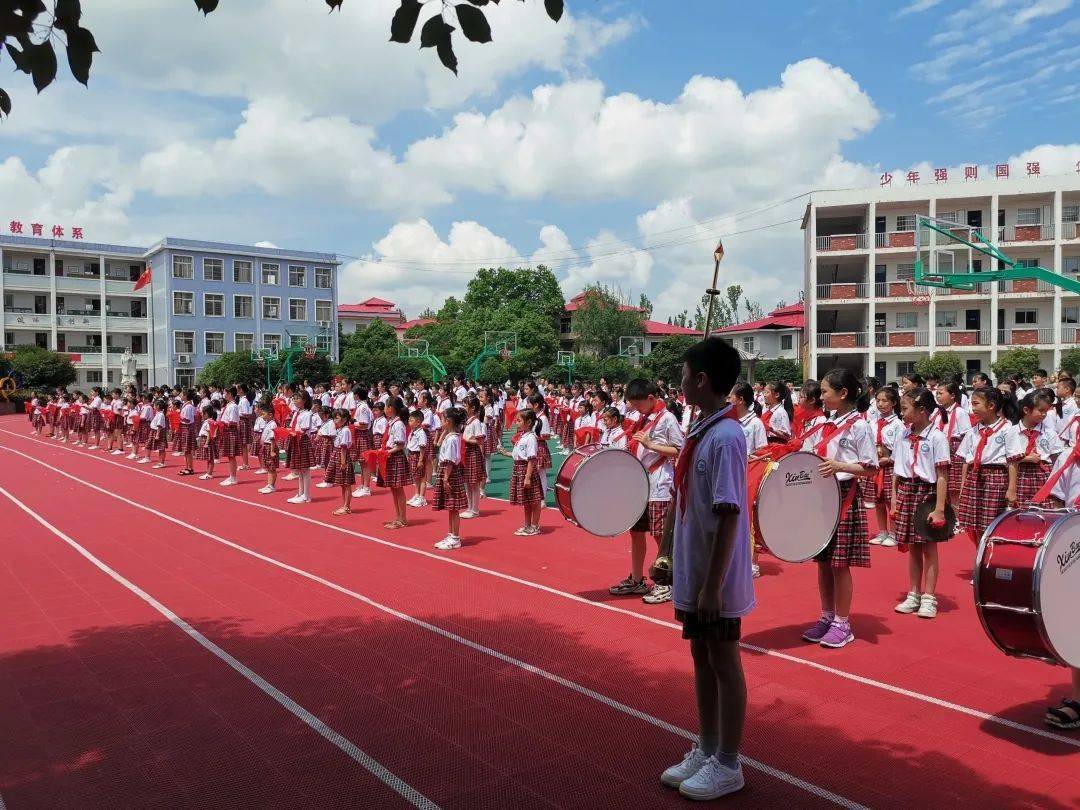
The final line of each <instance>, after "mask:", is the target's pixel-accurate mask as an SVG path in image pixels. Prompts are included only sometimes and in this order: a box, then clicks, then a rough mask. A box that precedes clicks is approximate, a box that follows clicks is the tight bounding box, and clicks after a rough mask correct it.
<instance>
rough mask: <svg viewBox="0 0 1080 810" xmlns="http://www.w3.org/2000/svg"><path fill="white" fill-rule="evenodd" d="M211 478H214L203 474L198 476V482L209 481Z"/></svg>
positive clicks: (208, 474)
mask: <svg viewBox="0 0 1080 810" xmlns="http://www.w3.org/2000/svg"><path fill="white" fill-rule="evenodd" d="M213 477H214V476H212V475H211V474H210V473H203V474H202V475H200V476H199V480H200V481H209V480H210V479H211V478H213Z"/></svg>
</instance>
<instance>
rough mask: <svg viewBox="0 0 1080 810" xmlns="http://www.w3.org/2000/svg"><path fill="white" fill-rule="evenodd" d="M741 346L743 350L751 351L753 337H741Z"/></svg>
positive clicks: (752, 348)
mask: <svg viewBox="0 0 1080 810" xmlns="http://www.w3.org/2000/svg"><path fill="white" fill-rule="evenodd" d="M742 347H743V351H744V352H752V351H753V350H754V338H753V337H744V338H743V339H742Z"/></svg>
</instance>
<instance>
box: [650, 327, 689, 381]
mask: <svg viewBox="0 0 1080 810" xmlns="http://www.w3.org/2000/svg"><path fill="white" fill-rule="evenodd" d="M697 342H698V339H697V338H695V337H690V336H689V335H674V336H672V337H669V338H665V339H664V340H661V341H660V342H659V343H657V344H656V345H655V346H654V347H653V350H652V351H651V352H650V353H649V354H647V355H646V356H645V359H644V360H643V361H642V368H643V369H644V370H645V372H646V375H647V376H648V377H649V378H651V379H654V380H657V379H663V380H680V379H682V367H683V355H684V354H686V350H687V349H689V348H690V347H691V346H693V345H694V344H695V343H697Z"/></svg>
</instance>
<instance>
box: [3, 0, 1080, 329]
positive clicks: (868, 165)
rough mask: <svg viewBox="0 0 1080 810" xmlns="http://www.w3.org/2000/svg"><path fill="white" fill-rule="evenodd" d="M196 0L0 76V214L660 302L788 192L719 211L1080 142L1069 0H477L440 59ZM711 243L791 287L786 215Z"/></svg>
mask: <svg viewBox="0 0 1080 810" xmlns="http://www.w3.org/2000/svg"><path fill="white" fill-rule="evenodd" d="M189 5H190V4H187V3H184V2H177V0H147V2H145V3H143V4H140V14H139V15H132V14H131V13H130V9H131V4H130V0H101V2H100V3H97V4H95V5H94V7H90V6H88V7H87V11H86V14H85V15H84V20H85V22H86V24H87V25H88V27H90V28H91V29H92V30H93V31H94V32H95V35H96V37H97V40H98V43H99V45H100V46H101V48H102V51H103V52H102V54H100V55H99V57H98V59H97V62H96V63H95V72H94V74H93V76H92V79H91V83H90V87H89V89H88V90H87V89H84V88H82V87H81V86H78V85H76V84H75V83H74V82H73V81H71V80H70V78H66V79H65V80H64V81H62V82H60V83H59V84H58V85H56V86H54V87H53V88H50V89H49V90H48V91H47V92H46V93H44V94H43V95H41V96H35V95H34V94H33V92H32V89H31V88H29V87H28V82H26V81H23V80H22V79H23V77H22V76H14V77H12V78H10V79H6V80H5V81H4V86H5V87H6V88H7V89H8V90H9V91H10V92H12V95H13V97H14V101H15V115H14V117H13V118H11V119H10V120H9V121H7V122H5V123H3V124H2V125H0V188H4V189H5V191H6V192H7V193H4V194H3V195H0V221H3V222H4V223H6V222H7V221H8V220H9V219H12V218H17V219H22V220H30V219H40V220H41V221H45V222H52V221H60V222H66V223H68V224H69V225H74V224H81V225H83V226H84V227H85V229H86V233H87V237H88V238H92V239H100V240H115V241H135V242H139V241H145V240H149V239H152V238H155V237H157V236H160V235H163V234H169V235H178V236H193V237H201V238H207V239H218V240H223V241H234V242H251V243H253V242H256V241H270V242H273V243H275V244H278V245H289V246H296V247H303V248H310V249H318V250H332V251H336V252H338V253H339V254H341V255H343V256H345V257H361V258H362V259H363V260H364V261H356V262H352V263H350V264H348V265H347V266H346V268H345V269H344V271H343V275H342V290H343V294H342V298H343V300H353V299H359V298H364V297H367V296H368V295H381V296H384V297H388V298H391V299H393V300H395V301H398V302H399V303H401V304H403V305H404V306H405V308H406V310H407V311H409V312H410V313H414V312H416V311H418V310H419V309H420V308H422V307H423V306H426V305H429V304H434V305H437V304H438V303H439V302H440V301H441V300H442V298H443V297H445V296H446V295H447V294H453V293H457V292H460V290H461V289H463V287H464V284H465V283H466V282H467V280H468V277H469V274H470V273H471V272H472V270H473V269H474V268H475V267H476V266H477V265H478V264H488V263H494V262H495V260H497V259H499V258H503V259H504V260H506V261H507V262H508V263H522V262H523V261H527V260H528V258H530V257H531V258H533V259H535V260H542V261H545V262H546V263H548V264H550V265H552V266H553V267H554V269H555V270H556V272H557V274H559V275H560V277H561V278H563V279H564V288H565V289H566V291H567V292H568V293H569V294H572V293H573V292H575V291H576V289H577V288H580V286H581V285H582V284H585V283H589V282H592V281H600V282H603V283H608V284H611V285H615V286H618V287H619V288H620V289H621V290H622V291H623V292H624V293H626V294H633V295H635V296H636V294H637V293H638V292H640V291H646V292H648V293H649V294H650V296H651V297H652V298H653V300H654V302H656V304H657V309H658V313H659V314H660V315H661V316H664V315H667V314H670V313H671V312H674V311H677V310H679V309H681V308H682V307H684V306H687V305H689V304H690V303H691V302H692V301H693V300H694V299H696V298H697V297H698V296H699V295H700V290H701V289H702V288H703V287H704V286H705V285H704V281H703V280H702V274H703V273H704V270H703V269H702V268H703V267H705V268H706V269H707V267H706V266H707V265H708V255H709V253H710V252H711V247H712V244H713V243H714V241H715V238H716V236H717V235H718V234H727V233H732V232H737V231H745V230H750V229H758V228H762V226H765V225H771V224H773V223H776V222H782V221H784V220H787V219H790V218H794V217H797V216H798V215H799V213H800V212H801V206H802V205H803V202H802V201H796V202H794V203H791V204H789V205H787V206H781V207H778V208H774V209H771V210H769V211H766V212H760V213H757V214H749V215H746V214H743V215H740V216H736V217H733V216H728V217H725V218H722V219H716V218H717V217H718V216H720V215H725V214H731V213H732V212H738V211H746V210H748V209H753V208H756V207H763V206H765V205H766V204H768V203H770V202H772V201H775V200H781V199H785V198H788V197H793V196H795V195H797V194H800V193H802V192H804V191H807V190H809V189H812V188H820V187H826V186H829V187H836V186H843V187H849V186H857V185H869V184H872V183H873V182H874V181H875V178H876V176H877V174H878V173H879V172H880V171H882V170H883V169H889V170H897V169H907V168H909V167H914V166H922V167H924V168H925V167H928V166H937V165H943V166H958V165H962V164H965V163H979V164H982V165H984V166H985V165H988V164H993V163H996V162H999V161H1003V160H1006V159H1013V160H1018V161H1022V160H1024V159H1026V157H1027V156H1029V155H1035V156H1037V157H1040V158H1041V159H1042V160H1043V161H1044V163H1045V164H1046V166H1047V167H1048V168H1044V172H1046V171H1048V169H1050V170H1056V171H1065V170H1066V169H1067V168H1069V167H1072V166H1075V161H1076V160H1078V159H1080V145H1077V142H1078V141H1080V137H1078V135H1077V133H1078V132H1080V127H1078V124H1080V114H1078V113H1077V110H1078V109H1080V103H1078V102H1080V83H1078V80H1077V79H1075V76H1077V75H1078V71H1077V69H1076V68H1077V67H1078V66H1080V45H1078V44H1077V43H1080V12H1078V10H1077V6H1076V4H1075V3H1074V2H1072V0H1013V2H1009V3H1005V2H1002V0H976V2H962V3H957V2H941V0H913V2H911V3H909V4H908V5H906V6H905V5H903V4H888V5H886V4H882V3H874V2H855V1H854V0H851V1H849V2H829V3H824V2H822V3H810V4H801V5H799V4H791V3H759V4H740V5H739V6H736V5H734V4H728V3H717V2H715V0H712V1H711V2H707V1H706V0H684V1H683V2H680V3H677V4H676V3H661V2H658V0H606V1H605V0H600V1H599V2H593V1H592V0H590V1H589V2H584V1H579V0H569V2H568V4H567V5H568V10H569V13H568V16H567V17H565V18H564V19H563V21H562V22H560V23H559V24H558V25H554V24H552V23H550V22H548V21H546V20H545V19H544V17H543V12H542V4H541V3H539V2H538V0H526V2H525V3H524V4H518V3H505V4H503V5H502V6H501V7H498V8H496V7H492V6H489V7H488V8H489V10H490V17H491V21H492V26H493V29H494V33H495V39H496V42H495V43H494V44H492V45H485V46H478V45H470V44H467V43H464V42H461V43H459V44H458V47H457V50H458V55H459V58H460V60H461V71H460V73H461V75H460V77H458V78H456V79H455V78H454V77H453V76H452V75H450V74H448V73H446V72H445V71H443V69H442V68H440V67H439V66H438V65H437V64H436V63H435V60H434V58H433V54H431V52H423V53H418V52H417V51H416V50H415V48H414V47H413V46H399V45H392V44H389V43H387V42H386V41H385V39H386V28H387V21H388V19H389V16H390V14H391V13H392V11H393V8H394V7H395V6H396V3H395V2H394V0H364V2H361V1H360V0H346V3H345V4H344V7H343V9H342V12H341V14H340V16H339V15H336V14H335V15H334V16H333V17H328V16H327V15H326V14H324V13H323V11H322V9H321V4H316V3H302V2H296V0H267V2H266V3H265V4H263V5H262V6H261V7H262V8H263V11H262V12H261V14H260V15H258V16H257V17H253V16H252V15H251V14H250V8H251V7H250V6H249V5H245V4H243V3H239V2H235V3H223V4H222V8H221V9H220V10H219V11H218V12H217V13H215V14H213V15H211V16H210V17H208V18H206V19H203V17H202V16H201V15H199V14H197V13H196V12H195V10H194V8H193V7H191V8H189V7H188V6H189ZM886 9H887V10H886ZM135 17H138V19H133V18H135ZM147 19H153V20H155V21H156V24H155V25H153V26H147V25H146V20H147ZM694 77H697V78H694ZM1032 150H1035V151H1032ZM455 223H457V224H456V225H455ZM696 223H704V224H696ZM620 240H622V241H620ZM727 244H728V246H729V259H728V260H727V261H726V263H725V276H726V280H727V281H738V282H740V283H742V284H743V285H744V286H745V287H746V288H747V289H748V290H749V291H750V292H751V293H752V294H753V295H754V296H755V297H757V298H759V299H760V300H761V302H762V303H763V304H765V305H766V306H769V305H771V304H773V303H775V302H776V301H777V300H779V299H785V300H789V301H790V300H793V299H794V298H795V297H797V294H798V288H799V286H800V284H801V275H800V274H801V271H800V266H801V239H800V236H799V232H798V226H797V224H791V223H787V224H784V225H777V226H775V227H772V228H762V229H761V230H754V232H752V233H747V234H744V235H741V236H735V237H730V238H729V240H727ZM518 257H525V258H522V259H519V258H518Z"/></svg>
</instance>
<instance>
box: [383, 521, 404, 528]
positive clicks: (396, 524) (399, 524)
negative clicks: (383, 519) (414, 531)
mask: <svg viewBox="0 0 1080 810" xmlns="http://www.w3.org/2000/svg"><path fill="white" fill-rule="evenodd" d="M408 525H409V524H408V523H406V522H405V521H404V520H391V521H389V522H388V523H384V524H383V528H384V529H404V528H405V527H406V526H408Z"/></svg>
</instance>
